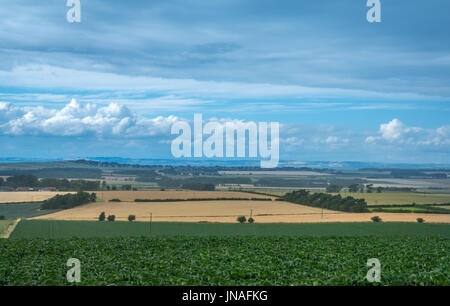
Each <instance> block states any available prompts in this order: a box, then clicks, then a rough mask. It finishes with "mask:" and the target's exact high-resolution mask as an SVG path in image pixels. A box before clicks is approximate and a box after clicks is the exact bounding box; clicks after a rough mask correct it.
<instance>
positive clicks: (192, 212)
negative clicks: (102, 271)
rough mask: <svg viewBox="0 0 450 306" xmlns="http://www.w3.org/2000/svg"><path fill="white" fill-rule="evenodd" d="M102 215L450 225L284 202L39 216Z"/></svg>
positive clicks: (96, 208)
mask: <svg viewBox="0 0 450 306" xmlns="http://www.w3.org/2000/svg"><path fill="white" fill-rule="evenodd" d="M101 212H105V214H106V215H107V216H108V215H115V216H116V220H119V221H120V220H122V221H125V220H127V219H128V216H129V215H135V216H136V221H148V220H149V218H150V213H152V218H153V220H154V221H168V222H201V221H206V222H231V223H235V222H236V218H237V217H238V216H246V217H247V218H248V217H250V214H252V215H253V218H254V219H255V221H256V222H258V223H279V222H286V223H304V222H305V223H311V222H312V223H315V222H371V218H372V217H373V216H379V217H381V218H382V220H383V221H389V222H416V220H417V218H423V219H425V221H426V222H432V223H450V215H444V214H442V215H439V214H413V213H344V212H336V211H331V210H326V209H324V210H323V214H322V210H321V209H320V208H315V207H309V206H303V205H298V204H292V203H288V202H282V201H198V202H196V201H186V202H147V203H145V202H139V203H136V202H98V203H92V204H87V205H83V206H79V207H75V208H72V209H67V210H63V211H59V212H56V213H52V214H48V215H44V216H38V217H35V218H33V219H41V220H42V219H43V220H98V216H99V215H100V213H101Z"/></svg>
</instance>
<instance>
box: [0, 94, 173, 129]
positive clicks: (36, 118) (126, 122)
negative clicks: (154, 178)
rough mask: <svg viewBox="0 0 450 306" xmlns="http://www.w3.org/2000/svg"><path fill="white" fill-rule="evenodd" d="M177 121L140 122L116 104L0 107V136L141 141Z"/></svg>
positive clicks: (148, 120)
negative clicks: (95, 137) (59, 107)
mask: <svg viewBox="0 0 450 306" xmlns="http://www.w3.org/2000/svg"><path fill="white" fill-rule="evenodd" d="M177 120H178V118H177V117H175V116H169V117H161V116H159V117H156V118H153V119H147V118H140V117H138V116H137V115H136V114H135V113H134V112H132V111H131V110H130V109H129V108H128V107H126V106H122V105H118V104H116V103H110V104H109V105H107V106H99V105H97V104H80V103H78V102H77V101H76V100H75V99H72V101H71V102H70V103H69V104H67V105H66V106H65V107H64V108H62V109H61V110H55V109H48V108H43V107H17V106H14V105H12V104H9V103H4V102H1V103H0V133H2V134H9V135H52V136H81V135H89V134H91V135H95V136H99V137H102V136H115V137H116V136H117V137H122V136H124V137H145V136H154V135H158V134H162V133H168V131H169V129H170V126H171V125H172V123H173V122H175V121H177Z"/></svg>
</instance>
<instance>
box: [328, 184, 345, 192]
mask: <svg viewBox="0 0 450 306" xmlns="http://www.w3.org/2000/svg"><path fill="white" fill-rule="evenodd" d="M341 190H342V186H339V185H329V186H328V187H327V192H329V193H338V192H340V191H341Z"/></svg>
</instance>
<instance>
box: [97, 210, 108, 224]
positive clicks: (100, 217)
mask: <svg viewBox="0 0 450 306" xmlns="http://www.w3.org/2000/svg"><path fill="white" fill-rule="evenodd" d="M105 219H106V215H105V212H104V211H102V213H101V214H100V215H99V216H98V221H101V222H103V221H105Z"/></svg>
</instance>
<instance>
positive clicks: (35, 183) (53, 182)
mask: <svg viewBox="0 0 450 306" xmlns="http://www.w3.org/2000/svg"><path fill="white" fill-rule="evenodd" d="M2 185H3V186H9V187H12V188H17V187H32V188H38V187H56V189H58V190H62V191H72V190H73V191H83V190H98V189H99V186H100V182H99V181H86V180H70V181H69V180H68V179H57V178H43V179H38V178H37V177H36V176H34V175H30V174H26V175H17V176H10V177H8V178H7V179H6V181H5V180H3V179H2V178H0V186H2Z"/></svg>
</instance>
